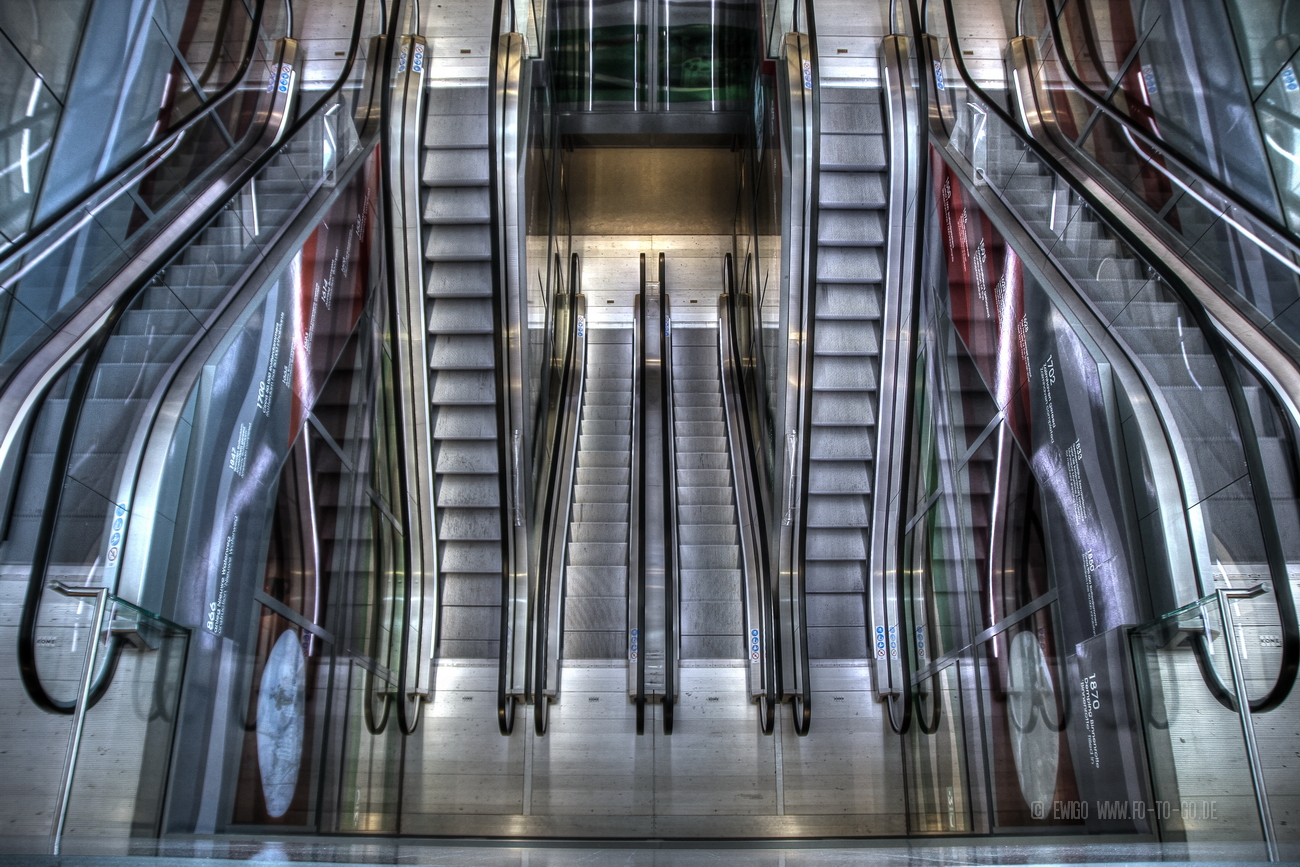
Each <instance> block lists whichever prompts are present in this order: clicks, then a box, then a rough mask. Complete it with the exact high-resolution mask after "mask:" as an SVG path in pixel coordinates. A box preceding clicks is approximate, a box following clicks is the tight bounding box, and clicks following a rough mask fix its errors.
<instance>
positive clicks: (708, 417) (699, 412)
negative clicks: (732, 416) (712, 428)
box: [673, 406, 726, 430]
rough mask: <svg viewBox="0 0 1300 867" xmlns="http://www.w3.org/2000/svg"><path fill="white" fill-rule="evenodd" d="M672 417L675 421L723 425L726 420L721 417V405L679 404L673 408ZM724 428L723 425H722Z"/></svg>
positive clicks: (679, 422)
mask: <svg viewBox="0 0 1300 867" xmlns="http://www.w3.org/2000/svg"><path fill="white" fill-rule="evenodd" d="M673 418H675V419H676V420H677V423H678V424H679V425H680V424H683V423H685V422H705V423H712V424H721V425H725V424H726V422H725V421H724V420H723V417H722V407H720V406H717V407H713V406H679V407H676V408H674V410H673ZM724 430H725V427H724Z"/></svg>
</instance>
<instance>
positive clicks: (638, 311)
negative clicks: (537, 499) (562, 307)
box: [628, 253, 646, 734]
mask: <svg viewBox="0 0 1300 867" xmlns="http://www.w3.org/2000/svg"><path fill="white" fill-rule="evenodd" d="M640 286H641V288H640V291H639V293H638V294H637V296H636V299H635V300H634V301H633V305H632V439H631V443H632V455H631V459H630V461H629V464H630V466H631V467H632V472H631V473H630V475H629V481H630V489H629V503H630V510H629V513H628V519H629V521H630V526H629V528H628V536H629V538H628V542H629V551H628V555H629V558H630V562H629V564H628V565H629V566H630V567H631V571H630V572H629V573H628V580H629V581H634V582H636V588H637V593H636V622H635V624H634V625H633V628H634V629H635V630H636V659H635V660H633V662H634V663H635V665H634V668H635V670H636V689H635V691H634V694H633V696H632V700H633V702H634V703H635V705H636V733H637V734H644V733H645V706H646V694H645V573H646V544H645V541H646V526H645V490H646V486H645V424H644V414H645V413H644V410H645V407H644V404H645V387H644V386H645V367H646V359H645V344H646V341H645V253H642V254H641V283H640Z"/></svg>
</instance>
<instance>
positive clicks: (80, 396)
mask: <svg viewBox="0 0 1300 867" xmlns="http://www.w3.org/2000/svg"><path fill="white" fill-rule="evenodd" d="M366 2H367V0H357V7H356V16H355V18H354V20H353V29H352V41H351V45H350V48H349V51H348V55H347V58H346V59H345V61H344V64H343V71H342V72H341V73H340V75H339V77H338V79H337V80H335V82H334V84H333V85H332V86H331V87H330V88H329V89H327V90H326V91H324V93H322V94H321V96H320V98H319V99H318V100H317V101H316V102H315V103H314V104H313V105H312V107H311V108H310V109H309V110H307V111H306V112H303V113H302V115H301V116H300V117H299V118H298V120H297V121H295V122H294V123H293V124H292V125H290V127H289V128H288V129H287V130H286V131H285V132H284V134H283V135H282V136H280V137H279V142H280V143H281V144H280V145H279V146H276V147H271V148H268V149H267V150H266V152H265V153H263V154H261V155H259V156H258V157H257V158H256V159H255V160H253V161H252V162H251V163H250V164H249V166H248V167H247V168H246V169H244V171H242V172H241V173H240V174H239V176H238V177H237V178H236V179H235V180H234V181H233V182H232V183H231V185H230V187H229V189H228V191H227V193H226V194H225V195H223V196H222V197H220V198H219V199H217V200H216V201H214V202H213V203H211V204H210V205H209V206H208V207H207V208H205V209H204V211H203V212H202V214H200V215H199V216H198V217H197V218H196V219H195V220H194V221H193V222H192V223H191V224H190V225H189V226H188V227H186V229H185V231H184V232H182V233H180V234H179V235H178V236H177V237H176V238H175V239H174V240H173V241H172V242H171V243H170V244H169V245H168V246H167V248H166V249H165V250H164V251H163V252H162V253H161V254H160V255H159V256H158V257H157V258H156V260H155V262H157V263H159V264H158V267H157V268H155V267H150V268H148V269H144V271H143V272H142V273H141V275H140V276H139V277H137V278H136V279H135V280H134V281H133V282H132V283H131V285H130V286H128V287H127V288H126V290H125V291H123V292H122V294H121V295H120V296H119V297H118V298H117V299H116V300H115V301H114V303H113V305H112V306H111V307H110V308H109V311H108V313H107V315H106V316H105V318H104V319H103V321H102V323H101V325H100V326H99V328H98V330H97V331H96V332H95V334H94V336H93V337H91V339H90V341H89V342H88V344H87V346H86V348H85V349H84V350H83V351H82V353H81V354H80V355H79V356H78V357H77V358H76V359H74V360H73V361H72V362H70V363H69V367H71V366H72V365H74V364H79V365H80V367H79V368H78V370H77V371H76V373H75V375H74V378H73V380H72V388H71V392H70V396H69V400H68V410H67V413H66V414H65V416H64V418H63V422H62V426H61V428H60V431H59V438H58V441H57V444H56V446H55V452H54V457H53V462H52V466H51V469H50V478H49V485H48V487H47V489H46V497H45V504H44V511H43V512H42V514H41V520H40V523H39V526H38V528H37V532H36V540H35V545H34V550H35V554H34V555H33V558H32V567H31V573H30V575H29V578H28V582H27V591H26V593H25V595H24V597H23V608H22V613H21V615H20V618H19V630H18V667H19V674H20V677H21V679H22V682H23V687H24V689H25V690H26V691H27V694H28V695H29V696H30V697H31V699H32V701H33V703H35V704H36V706H37V707H39V708H41V709H42V710H44V711H47V712H49V713H58V714H71V713H73V711H74V709H75V702H65V701H61V700H59V699H55V698H54V697H53V696H51V695H50V694H49V693H48V692H47V691H46V689H45V687H44V685H43V684H42V683H41V680H40V673H39V672H38V671H37V667H36V617H37V614H38V612H39V609H40V598H41V595H42V593H43V591H44V588H45V572H46V570H47V568H48V566H49V562H50V557H51V554H52V546H53V541H54V531H55V529H56V527H55V525H56V523H57V518H58V509H59V504H60V501H61V499H62V494H63V487H64V486H63V480H64V478H65V477H66V475H67V470H68V464H69V462H70V460H71V457H72V454H71V453H72V445H73V440H74V438H75V434H76V430H77V427H78V425H79V423H80V420H81V414H82V412H83V411H84V409H85V398H86V394H87V392H88V391H89V388H90V384H91V380H92V379H93V376H94V372H95V369H96V367H97V366H98V361H99V358H100V357H101V355H102V354H103V351H104V348H105V347H106V346H107V344H108V339H109V337H110V336H111V335H112V333H113V331H114V330H115V329H116V327H117V323H118V322H119V321H120V320H121V318H122V315H123V314H124V313H125V312H126V310H127V308H128V307H130V305H131V303H132V302H134V301H135V299H136V298H137V297H138V296H139V294H140V293H141V292H143V291H144V290H145V289H146V288H148V287H149V286H150V285H152V282H153V278H154V275H155V274H156V273H157V271H158V268H161V267H163V266H164V265H165V264H166V263H169V262H171V261H172V260H173V259H175V258H176V257H177V256H178V255H180V253H181V252H182V251H183V250H184V249H185V248H186V247H188V246H189V245H190V244H191V243H192V242H193V241H194V240H195V239H196V238H197V237H198V235H199V233H201V232H202V231H203V230H204V229H206V228H207V227H208V225H209V224H210V223H211V222H212V220H213V219H215V218H216V217H217V216H218V215H219V214H220V213H221V211H222V210H224V209H225V208H226V207H227V205H229V203H230V202H232V201H234V199H235V198H236V197H237V196H239V195H240V194H241V193H242V192H243V190H244V187H245V186H247V185H248V183H249V182H250V181H252V180H253V179H254V178H255V177H257V174H258V173H259V172H260V171H261V170H262V169H263V168H265V167H266V165H267V164H268V163H269V162H270V161H271V160H272V159H273V158H274V157H275V156H277V155H278V154H279V153H280V152H281V151H282V150H283V149H284V147H285V146H286V145H287V144H288V142H290V141H292V140H293V138H294V137H295V136H296V135H297V133H298V132H299V131H301V130H302V129H303V128H304V127H306V125H307V124H308V123H309V122H311V120H312V119H313V118H314V117H315V115H316V113H317V112H319V111H320V110H321V109H322V108H323V107H324V105H325V104H326V103H327V102H328V101H329V100H330V99H331V98H332V97H333V96H334V94H336V93H337V92H338V91H339V90H340V89H341V88H342V87H343V84H344V83H345V82H346V81H347V78H348V76H349V75H350V73H351V71H352V66H353V64H354V62H355V61H356V56H357V49H358V46H359V45H360V41H361V25H362V21H363V19H364V12H365V6H366ZM61 379H62V377H51V382H50V384H49V385H47V386H46V388H45V391H44V394H42V396H41V401H42V402H43V401H44V400H45V399H46V398H47V397H48V394H49V391H50V389H52V388H53V387H54V384H55V383H56V382H58V381H60V380H61ZM91 640H97V639H96V638H93V637H92V639H91ZM122 644H123V640H122V639H121V637H120V636H114V637H112V638H111V639H110V641H109V648H108V653H107V654H106V655H105V663H104V667H103V668H102V669H101V671H100V674H99V675H98V676H96V679H95V681H94V684H93V685H92V687H91V692H90V703H91V706H92V707H93V706H94V705H95V704H96V703H98V701H99V700H100V699H101V698H103V697H104V695H105V694H106V693H107V691H108V687H109V686H110V684H111V683H112V678H113V672H114V671H115V670H116V668H117V663H118V660H119V658H120V656H121V650H122Z"/></svg>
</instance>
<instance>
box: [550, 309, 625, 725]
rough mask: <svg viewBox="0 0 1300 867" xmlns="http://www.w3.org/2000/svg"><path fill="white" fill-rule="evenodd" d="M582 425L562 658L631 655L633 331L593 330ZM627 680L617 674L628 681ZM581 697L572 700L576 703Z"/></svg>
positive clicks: (571, 519) (556, 717)
mask: <svg viewBox="0 0 1300 867" xmlns="http://www.w3.org/2000/svg"><path fill="white" fill-rule="evenodd" d="M578 430H579V444H578V461H577V471H576V472H575V474H574V486H573V505H572V508H571V510H570V516H569V544H568V549H567V563H566V565H565V570H566V576H565V582H564V586H565V604H564V638H563V657H564V658H566V659H574V660H586V659H603V660H615V659H625V658H626V657H627V581H628V511H629V507H628V503H629V497H630V495H631V474H632V465H631V463H632V331H631V330H630V329H626V328H624V329H605V328H591V329H589V330H588V331H587V371H586V385H585V388H584V391H583V401H582V415H581V419H580V422H579V428H578ZM623 677H624V676H623V675H619V677H618V678H616V679H617V680H619V681H620V682H621V680H622V679H623ZM566 693H568V689H567V688H566ZM622 694H623V697H624V700H626V695H625V693H622ZM582 700H584V699H577V700H575V699H573V698H567V699H566V701H567V702H570V703H571V704H572V703H575V701H582ZM562 704H563V703H562ZM557 710H558V705H557ZM552 714H553V715H554V718H553V723H552V728H555V727H556V726H557V725H558V726H562V725H563V723H562V722H560V720H561V719H562V718H563V717H562V715H561V714H559V713H557V712H556V711H552ZM569 716H572V710H570V711H569Z"/></svg>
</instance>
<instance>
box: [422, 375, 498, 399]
mask: <svg viewBox="0 0 1300 867" xmlns="http://www.w3.org/2000/svg"><path fill="white" fill-rule="evenodd" d="M431 399H432V400H433V402H434V403H436V404H438V405H440V406H447V405H451V404H465V405H471V404H481V403H486V404H495V403H496V375H495V373H494V372H493V371H490V370H442V371H439V372H438V373H437V375H436V376H435V377H434V380H433V388H432V397H431Z"/></svg>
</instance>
